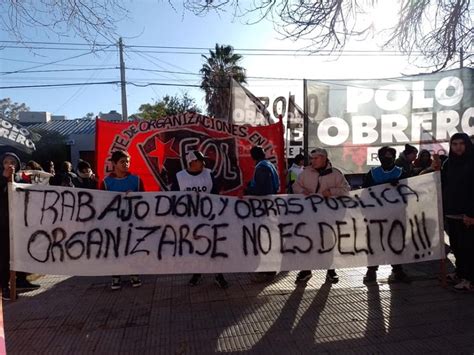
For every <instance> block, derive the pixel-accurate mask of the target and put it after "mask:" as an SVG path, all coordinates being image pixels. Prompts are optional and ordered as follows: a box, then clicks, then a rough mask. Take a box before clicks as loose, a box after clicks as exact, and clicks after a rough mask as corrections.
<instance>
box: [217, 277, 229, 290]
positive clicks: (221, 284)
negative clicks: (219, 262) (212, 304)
mask: <svg viewBox="0 0 474 355" xmlns="http://www.w3.org/2000/svg"><path fill="white" fill-rule="evenodd" d="M215 283H216V285H217V286H219V287H220V288H222V289H223V290H225V289H226V288H228V287H229V283H228V282H227V281H226V279H225V278H224V276H223V275H222V274H219V275H217V276H216V278H215Z"/></svg>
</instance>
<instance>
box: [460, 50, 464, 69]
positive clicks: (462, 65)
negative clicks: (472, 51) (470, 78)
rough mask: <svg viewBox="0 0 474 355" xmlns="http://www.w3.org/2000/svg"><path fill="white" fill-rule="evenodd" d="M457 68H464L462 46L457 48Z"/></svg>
mask: <svg viewBox="0 0 474 355" xmlns="http://www.w3.org/2000/svg"><path fill="white" fill-rule="evenodd" d="M459 68H461V69H462V68H464V49H463V48H462V47H461V49H460V50H459Z"/></svg>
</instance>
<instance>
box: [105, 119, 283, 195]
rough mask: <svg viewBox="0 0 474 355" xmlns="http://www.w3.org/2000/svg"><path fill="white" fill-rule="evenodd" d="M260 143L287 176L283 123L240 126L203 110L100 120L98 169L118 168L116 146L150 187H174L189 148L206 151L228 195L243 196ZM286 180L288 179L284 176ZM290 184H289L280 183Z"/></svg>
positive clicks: (209, 165) (135, 172)
mask: <svg viewBox="0 0 474 355" xmlns="http://www.w3.org/2000/svg"><path fill="white" fill-rule="evenodd" d="M254 145H260V146H262V147H263V148H264V150H265V152H266V155H267V158H268V159H269V160H270V161H271V162H272V163H273V164H275V166H276V167H277V170H278V172H279V174H280V179H281V178H282V177H283V176H284V173H283V171H284V143H283V124H282V123H281V122H279V123H275V124H271V125H267V126H260V127H251V126H247V125H235V124H231V123H228V122H225V121H222V120H217V119H214V118H210V117H206V116H203V115H200V114H197V113H185V114H180V115H175V116H170V117H164V118H159V119H157V120H153V121H137V122H127V123H113V122H106V121H102V120H97V129H96V153H97V172H98V176H99V178H100V179H101V180H102V179H103V178H104V177H105V176H106V175H107V174H108V173H110V172H111V171H112V164H111V162H110V161H109V159H110V156H111V154H112V152H114V151H115V150H127V151H128V152H129V153H130V155H131V169H130V170H131V172H132V173H134V174H137V175H139V176H140V177H141V178H142V180H143V182H144V185H145V190H146V191H168V190H169V186H170V185H171V183H172V182H173V179H174V178H175V175H176V173H177V172H178V171H180V170H181V169H184V168H186V160H185V156H186V153H187V152H188V151H191V150H200V151H201V152H202V153H204V155H205V156H206V167H208V168H209V169H211V170H212V171H213V172H214V173H215V175H216V180H217V184H218V186H220V188H221V194H223V195H238V194H239V193H240V191H242V189H244V188H245V186H246V184H247V183H248V182H249V181H250V180H251V178H252V176H253V172H254V167H255V163H254V162H253V160H252V158H251V157H250V149H251V148H252V146H254ZM281 180H282V181H283V179H281ZM280 185H281V186H282V188H284V184H283V183H282V184H280Z"/></svg>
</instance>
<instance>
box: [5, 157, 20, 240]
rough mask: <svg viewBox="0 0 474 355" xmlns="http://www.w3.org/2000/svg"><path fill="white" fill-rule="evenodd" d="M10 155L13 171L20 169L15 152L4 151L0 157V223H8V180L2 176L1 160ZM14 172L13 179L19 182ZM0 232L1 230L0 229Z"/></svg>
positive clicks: (18, 159)
mask: <svg viewBox="0 0 474 355" xmlns="http://www.w3.org/2000/svg"><path fill="white" fill-rule="evenodd" d="M6 157H11V158H13V159H14V160H15V161H16V167H15V172H18V171H19V170H20V165H21V164H20V158H18V155H16V154H15V153H5V154H3V155H2V157H1V158H0V225H4V224H7V225H8V180H7V178H6V177H5V176H3V161H4V160H5V158H6ZM18 179H19V178H18V177H17V175H16V174H15V181H17V182H20V181H19V180H18ZM0 233H1V231H0Z"/></svg>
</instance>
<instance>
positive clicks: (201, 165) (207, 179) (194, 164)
mask: <svg viewBox="0 0 474 355" xmlns="http://www.w3.org/2000/svg"><path fill="white" fill-rule="evenodd" d="M204 159H205V157H204V155H203V154H202V153H201V152H200V151H198V150H192V151H189V152H188V153H187V154H186V163H187V164H188V167H187V169H183V170H181V171H180V172H178V173H177V174H176V181H175V182H174V183H173V185H172V187H171V190H172V191H196V192H197V193H199V192H204V193H211V194H218V193H219V188H218V186H217V184H216V181H215V178H214V174H213V173H212V171H211V170H210V169H207V168H205V160H204ZM201 280H202V275H201V274H193V276H192V277H191V280H189V285H190V286H196V285H197V284H198V283H199V282H200V281H201ZM215 281H216V284H217V286H219V287H220V288H222V289H226V288H228V287H229V284H228V283H227V281H226V279H225V278H224V275H222V274H217V275H216V279H215Z"/></svg>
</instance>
